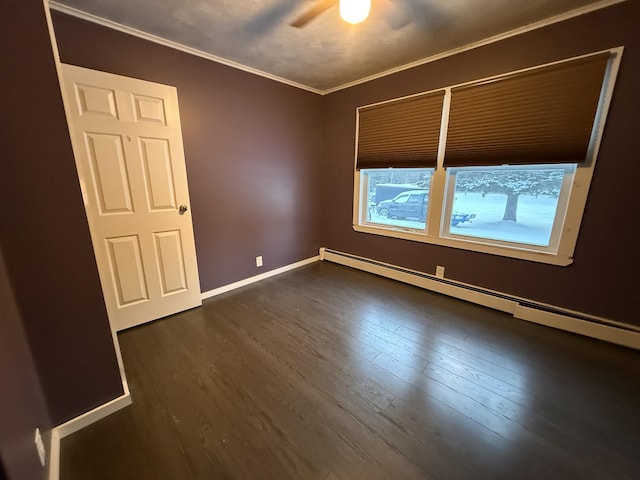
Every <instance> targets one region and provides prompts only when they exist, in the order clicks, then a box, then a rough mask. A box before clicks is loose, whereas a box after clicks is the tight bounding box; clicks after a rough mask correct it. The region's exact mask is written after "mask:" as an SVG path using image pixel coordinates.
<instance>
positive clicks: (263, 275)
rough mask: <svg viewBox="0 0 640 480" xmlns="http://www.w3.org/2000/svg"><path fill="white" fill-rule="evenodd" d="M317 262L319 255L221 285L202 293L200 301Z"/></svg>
mask: <svg viewBox="0 0 640 480" xmlns="http://www.w3.org/2000/svg"><path fill="white" fill-rule="evenodd" d="M319 260H320V255H316V256H315V257H310V258H307V259H305V260H300V261H299V262H296V263H291V264H289V265H285V266H284V267H280V268H276V269H275V270H269V271H268V272H265V273H261V274H260V275H255V276H253V277H249V278H245V279H244V280H240V281H238V282H234V283H230V284H228V285H223V286H222V287H218V288H214V289H213V290H208V291H206V292H202V297H201V298H202V300H206V299H207V298H211V297H215V296H216V295H220V294H222V293H226V292H230V291H231V290H235V289H236V288H240V287H244V286H246V285H251V284H252V283H255V282H259V281H260V280H264V279H265V278H269V277H273V276H275V275H279V274H281V273H284V272H288V271H289V270H295V269H296V268H300V267H303V266H305V265H309V264H310V263H313V262H317V261H319Z"/></svg>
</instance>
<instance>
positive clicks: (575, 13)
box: [45, 0, 628, 95]
mask: <svg viewBox="0 0 640 480" xmlns="http://www.w3.org/2000/svg"><path fill="white" fill-rule="evenodd" d="M45 1H46V0H45ZM626 1H628V0H602V1H600V2H596V3H593V4H591V5H586V6H584V7H580V8H576V9H574V10H571V11H569V12H565V13H561V14H559V15H556V16H554V17H550V18H547V19H544V20H540V21H538V22H534V23H531V24H529V25H525V26H523V27H518V28H515V29H513V30H509V31H507V32H504V33H500V34H498V35H493V36H491V37H488V38H485V39H483V40H479V41H477V42H472V43H469V44H467V45H463V46H461V47H457V48H454V49H451V50H447V51H446V52H442V53H439V54H437V55H432V56H430V57H425V58H423V59H421V60H416V61H415V62H411V63H407V64H405V65H401V66H399V67H394V68H391V69H389V70H385V71H384V72H380V73H376V74H374V75H370V76H368V77H364V78H361V79H358V80H354V81H352V82H349V83H345V84H343V85H339V86H336V87H332V88H329V89H326V90H319V89H317V88H313V87H309V86H307V85H303V84H301V83H298V82H294V81H292V80H287V79H286V78H283V77H279V76H277V75H273V74H271V73H267V72H263V71H262V70H258V69H256V68H252V67H249V66H247V65H243V64H241V63H237V62H234V61H232V60H228V59H226V58H223V57H218V56H217V55H212V54H210V53H207V52H204V51H202V50H198V49H195V48H192V47H188V46H186V45H183V44H181V43H177V42H173V41H171V40H167V39H165V38H162V37H159V36H156V35H152V34H150V33H146V32H143V31H142V30H138V29H135V28H132V27H128V26H126V25H122V24H120V23H117V22H113V21H111V20H107V19H105V18H102V17H98V16H96V15H92V14H90V13H87V12H83V11H82V10H78V9H76V8H73V7H68V6H66V5H63V4H61V3H58V2H57V1H55V0H51V1H49V2H48V4H49V8H51V9H52V10H56V11H58V12H62V13H65V14H67V15H71V16H73V17H76V18H80V19H82V20H86V21H88V22H92V23H95V24H98V25H101V26H103V27H107V28H111V29H113V30H117V31H119V32H123V33H127V34H129V35H133V36H135V37H138V38H141V39H144V40H148V41H150V42H154V43H157V44H160V45H163V46H165V47H169V48H173V49H176V50H180V51H182V52H185V53H189V54H191V55H195V56H197V57H200V58H204V59H206V60H211V61H212V62H216V63H220V64H223V65H227V66H229V67H233V68H237V69H238V70H242V71H245V72H248V73H252V74H254V75H259V76H261V77H264V78H268V79H270V80H274V81H276V82H280V83H284V84H286V85H289V86H292V87H296V88H299V89H302V90H306V91H308V92H312V93H316V94H319V95H327V94H329V93H333V92H337V91H339V90H344V89H347V88H350V87H354V86H356V85H360V84H362V83H366V82H370V81H371V80H376V79H378V78H382V77H386V76H388V75H392V74H394V73H398V72H402V71H404V70H408V69H410V68H414V67H418V66H420V65H424V64H427V63H431V62H435V61H436V60H440V59H443V58H446V57H450V56H452V55H456V54H458V53H462V52H466V51H468V50H473V49H474V48H479V47H483V46H485V45H489V44H491V43H495V42H499V41H501V40H505V39H507V38H510V37H515V36H516V35H521V34H523V33H527V32H530V31H532V30H537V29H539V28H543V27H546V26H548V25H553V24H554V23H559V22H563V21H565V20H569V19H571V18H575V17H579V16H581V15H585V14H587V13H590V12H593V11H596V10H601V9H603V8H607V7H610V6H612V5H616V4H618V3H623V2H626Z"/></svg>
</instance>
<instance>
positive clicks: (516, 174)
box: [448, 165, 575, 247]
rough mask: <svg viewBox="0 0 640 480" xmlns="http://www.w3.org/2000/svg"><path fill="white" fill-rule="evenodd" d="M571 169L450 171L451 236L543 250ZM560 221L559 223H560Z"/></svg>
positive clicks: (561, 167)
mask: <svg viewBox="0 0 640 480" xmlns="http://www.w3.org/2000/svg"><path fill="white" fill-rule="evenodd" d="M574 168H575V167H574V166H572V165H563V166H553V167H548V166H547V167H544V168H540V167H519V168H514V167H485V168H459V169H453V170H452V171H451V172H449V174H450V175H451V174H453V175H454V178H455V181H454V189H453V195H449V196H448V201H449V202H451V210H450V212H451V214H450V217H449V222H450V226H449V233H450V234H454V235H462V236H467V237H477V238H485V239H491V240H500V241H504V242H513V243H522V244H527V245H535V246H542V247H547V246H549V244H550V240H551V232H552V228H553V226H554V223H555V222H556V217H564V211H562V212H559V211H558V204H559V198H560V195H561V189H562V185H563V178H564V175H565V174H566V173H567V172H569V173H572V172H573V171H574V170H573V169H574ZM560 219H561V218H560Z"/></svg>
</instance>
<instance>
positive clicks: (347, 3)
mask: <svg viewBox="0 0 640 480" xmlns="http://www.w3.org/2000/svg"><path fill="white" fill-rule="evenodd" d="M369 10H371V0H340V16H341V17H342V19H343V20H344V21H345V22H348V23H352V24H356V23H360V22H362V21H363V20H365V19H366V18H367V17H368V16H369Z"/></svg>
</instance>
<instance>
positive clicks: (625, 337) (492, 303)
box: [320, 247, 640, 350]
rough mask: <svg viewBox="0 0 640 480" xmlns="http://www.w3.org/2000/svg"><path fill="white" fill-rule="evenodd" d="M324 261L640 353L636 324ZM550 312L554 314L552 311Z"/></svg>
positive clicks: (357, 263)
mask: <svg viewBox="0 0 640 480" xmlns="http://www.w3.org/2000/svg"><path fill="white" fill-rule="evenodd" d="M320 258H321V259H322V260H327V261H330V262H333V263H338V264H340V265H345V266H348V267H352V268H355V269H357V270H362V271H365V272H369V273H373V274H375V275H380V276H382V277H386V278H391V279H393V280H398V281H400V282H403V283H407V284H409V285H413V286H416V287H420V288H424V289H425V290H431V291H433V292H437V293H441V294H444V295H448V296H450V297H455V298H458V299H461V300H466V301H468V302H472V303H476V304H478V305H483V306H485V307H489V308H493V309H495V310H500V311H502V312H506V313H510V314H511V315H513V316H514V317H515V318H517V319H520V320H527V321H529V322H533V323H537V324H540V325H545V326H548V327H553V328H557V329H560V330H565V331H567V332H572V333H577V334H579V335H584V336H587V337H591V338H595V339H598V340H604V341H606V342H610V343H615V344H617V345H622V346H624V347H629V348H634V349H636V350H640V328H638V327H636V326H634V325H628V324H623V323H620V322H615V321H613V320H608V319H605V318H600V317H596V316H593V315H588V314H584V313H581V312H576V311H572V310H568V309H565V308H562V307H556V306H553V305H547V304H543V303H540V302H535V301H533V300H527V299H524V298H520V297H515V296H511V295H506V294H504V293H500V292H495V291H492V290H488V289H484V288H480V287H476V286H474V285H469V284H465V283H462V282H457V281H455V280H450V279H447V278H442V279H441V278H438V277H436V276H435V275H431V274H428V273H424V272H419V271H416V270H410V269H407V268H403V267H398V266H396V265H391V264H388V263H384V262H379V261H377V260H372V259H369V258H365V257H360V256H358V255H352V254H349V253H344V252H339V251H336V250H331V249H327V248H325V247H322V248H321V249H320ZM549 309H552V310H554V311H549Z"/></svg>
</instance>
